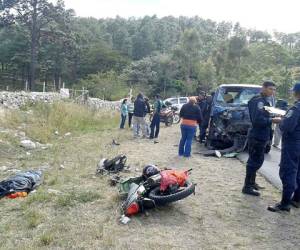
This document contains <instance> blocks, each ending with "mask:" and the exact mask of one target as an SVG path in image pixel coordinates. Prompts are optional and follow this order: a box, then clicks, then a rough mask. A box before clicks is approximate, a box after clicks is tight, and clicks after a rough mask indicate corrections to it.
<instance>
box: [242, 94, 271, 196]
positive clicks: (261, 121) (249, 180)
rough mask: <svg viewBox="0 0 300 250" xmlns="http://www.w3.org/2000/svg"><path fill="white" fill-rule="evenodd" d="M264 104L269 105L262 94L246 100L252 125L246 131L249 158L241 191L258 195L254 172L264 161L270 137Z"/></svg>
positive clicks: (268, 116)
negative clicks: (247, 131)
mask: <svg viewBox="0 0 300 250" xmlns="http://www.w3.org/2000/svg"><path fill="white" fill-rule="evenodd" d="M264 106H271V104H270V101H269V98H268V97H266V96H264V95H263V94H260V95H257V96H254V97H253V98H252V99H251V100H250V101H249V102H248V108H249V115H250V120H251V124H252V127H251V129H250V131H249V133H248V150H249V158H248V161H247V168H246V178H245V184H244V188H243V193H246V194H252V195H259V193H258V192H256V191H253V190H252V189H254V190H258V189H259V186H258V185H257V184H256V183H255V178H256V172H257V170H258V169H259V168H260V167H261V166H262V164H263V162H264V153H265V150H266V146H267V144H268V143H269V141H270V139H271V138H272V119H271V117H270V113H269V112H267V111H266V110H265V109H264Z"/></svg>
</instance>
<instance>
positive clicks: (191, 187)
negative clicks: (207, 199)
mask: <svg viewBox="0 0 300 250" xmlns="http://www.w3.org/2000/svg"><path fill="white" fill-rule="evenodd" d="M193 193H195V184H193V183H192V182H189V181H186V183H185V185H184V187H182V188H180V189H179V190H178V192H176V193H174V194H169V195H163V194H161V192H160V187H156V188H154V189H152V190H151V191H150V193H149V198H150V199H152V200H154V202H155V204H156V205H165V204H167V203H171V202H174V201H179V200H182V199H184V198H186V197H188V196H190V195H191V194H193Z"/></svg>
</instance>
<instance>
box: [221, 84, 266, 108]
mask: <svg viewBox="0 0 300 250" xmlns="http://www.w3.org/2000/svg"><path fill="white" fill-rule="evenodd" d="M260 90H261V88H260V87H257V88H253V87H222V88H220V89H219V91H218V95H217V97H216V102H217V104H219V105H223V106H246V105H247V104H248V101H249V100H250V99H251V98H252V97H253V96H255V95H257V94H259V93H260Z"/></svg>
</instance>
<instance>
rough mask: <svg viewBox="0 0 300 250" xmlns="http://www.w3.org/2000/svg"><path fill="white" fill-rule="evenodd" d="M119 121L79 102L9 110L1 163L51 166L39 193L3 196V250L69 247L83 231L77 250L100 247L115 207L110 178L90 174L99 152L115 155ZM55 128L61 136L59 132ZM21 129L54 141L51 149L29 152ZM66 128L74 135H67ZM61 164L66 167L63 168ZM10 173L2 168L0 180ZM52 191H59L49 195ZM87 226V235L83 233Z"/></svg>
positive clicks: (2, 124)
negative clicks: (113, 144)
mask: <svg viewBox="0 0 300 250" xmlns="http://www.w3.org/2000/svg"><path fill="white" fill-rule="evenodd" d="M118 125H119V116H118V115H117V114H116V113H115V112H111V113H108V112H99V111H98V112H96V111H90V110H88V109H87V108H86V107H82V106H79V105H77V104H74V103H61V102H59V103H55V104H52V105H47V104H38V105H33V106H26V107H23V108H22V110H12V111H11V110H10V111H6V112H5V117H4V119H0V128H1V130H2V128H3V129H5V130H6V129H7V132H5V133H0V155H1V157H0V166H2V165H3V166H4V165H5V166H8V167H9V168H12V169H19V170H29V169H39V168H40V167H41V166H47V168H45V171H44V180H43V183H42V185H41V186H40V187H39V188H38V189H37V191H36V192H35V193H31V194H30V195H29V196H28V197H27V198H24V199H15V200H9V199H1V200H0V205H1V212H0V234H1V237H0V249H20V248H21V249H25V248H26V249H39V248H41V247H46V248H47V247H49V246H51V247H52V246H53V247H54V248H55V247H58V248H64V249H68V248H70V247H72V245H71V243H70V242H72V240H73V237H75V238H76V237H77V236H79V235H80V238H81V239H82V240H77V246H78V248H85V244H87V246H94V247H95V246H96V245H95V244H96V243H95V242H94V241H95V240H96V241H98V243H97V246H98V245H101V244H100V241H102V223H107V221H106V222H105V220H107V218H110V217H111V215H110V213H111V212H112V211H111V210H110V208H111V207H112V206H111V205H110V206H109V207H107V204H108V203H110V202H111V200H109V199H108V198H107V197H109V198H110V196H109V195H108V192H111V190H110V189H109V187H107V185H106V182H107V180H106V178H103V179H100V178H95V179H93V178H91V177H93V176H94V173H95V168H96V164H97V162H98V160H99V157H100V154H99V152H100V151H101V154H102V153H105V154H107V153H108V155H110V154H115V152H114V151H113V150H112V151H109V149H106V145H107V144H108V143H109V142H111V137H110V135H111V133H114V134H116V135H117V138H116V139H119V137H118V134H119V131H118V129H117V128H118ZM56 130H57V131H59V135H55V134H54V132H55V131H56ZM19 132H25V133H26V136H27V137H29V138H30V139H32V140H34V141H39V142H41V143H51V144H52V147H51V148H48V149H46V150H32V151H31V152H30V153H31V155H30V156H29V155H26V151H25V150H24V149H23V148H21V147H20V146H19V142H20V136H15V134H17V133H19ZM67 132H71V135H70V136H68V137H64V134H65V133H67ZM123 132H124V131H123ZM122 134H124V133H122ZM102 149H104V150H105V151H102ZM2 150H3V154H2ZM4 153H5V154H4ZM62 164H63V165H64V166H65V168H64V169H61V168H60V165H62ZM11 175H13V173H10V172H8V171H4V172H0V178H1V180H3V179H5V178H7V177H8V176H11ZM103 182H105V183H103ZM49 189H53V190H57V191H58V193H55V192H54V193H49V191H48V190H49ZM83 230H84V231H86V232H87V234H83V235H82V232H83ZM15 239H18V240H15ZM83 242H85V243H83ZM92 248H93V247H92Z"/></svg>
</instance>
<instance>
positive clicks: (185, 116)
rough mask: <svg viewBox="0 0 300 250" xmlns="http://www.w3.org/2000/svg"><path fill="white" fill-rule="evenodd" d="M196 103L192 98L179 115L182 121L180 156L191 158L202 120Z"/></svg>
mask: <svg viewBox="0 0 300 250" xmlns="http://www.w3.org/2000/svg"><path fill="white" fill-rule="evenodd" d="M196 103H197V100H196V98H195V97H190V99H189V102H188V103H186V104H184V105H183V106H182V108H181V110H180V114H179V115H180V118H181V119H182V121H181V139H180V143H179V151H178V154H179V156H184V157H190V156H191V149H192V142H193V138H194V135H195V133H196V129H197V124H199V123H200V122H201V119H202V114H201V110H200V108H199V106H198V105H197V104H196Z"/></svg>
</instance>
